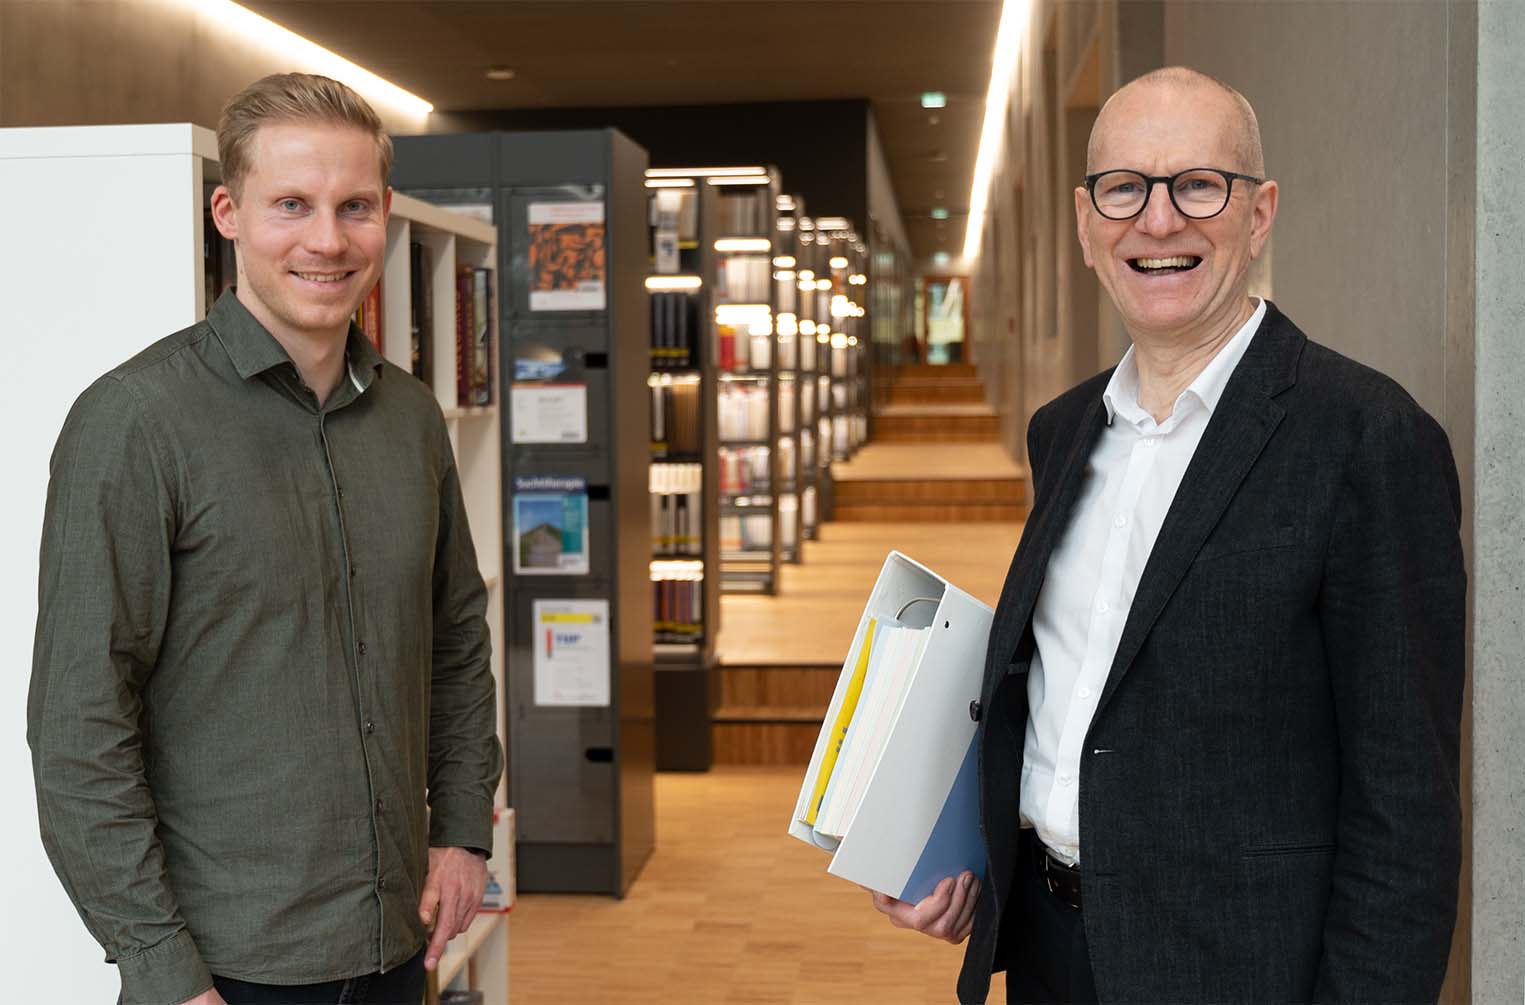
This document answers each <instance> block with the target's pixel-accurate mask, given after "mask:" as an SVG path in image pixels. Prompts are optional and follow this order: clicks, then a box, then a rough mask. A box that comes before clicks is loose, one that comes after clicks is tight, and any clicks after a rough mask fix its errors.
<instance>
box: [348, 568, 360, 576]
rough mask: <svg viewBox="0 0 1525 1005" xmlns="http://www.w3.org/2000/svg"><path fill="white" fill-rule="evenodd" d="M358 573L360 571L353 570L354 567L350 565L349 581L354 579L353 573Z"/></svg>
mask: <svg viewBox="0 0 1525 1005" xmlns="http://www.w3.org/2000/svg"><path fill="white" fill-rule="evenodd" d="M359 571H360V570H359V569H356V568H355V567H354V566H353V565H352V566H350V567H349V578H351V579H354V578H355V573H357V572H359Z"/></svg>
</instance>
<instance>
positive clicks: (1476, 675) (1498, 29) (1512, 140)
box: [1471, 0, 1525, 1003]
mask: <svg viewBox="0 0 1525 1005" xmlns="http://www.w3.org/2000/svg"><path fill="white" fill-rule="evenodd" d="M1478 20H1479V26H1478V27H1479V30H1478V32H1477V35H1476V38H1477V46H1478V60H1477V129H1476V147H1475V150H1476V179H1477V229H1476V244H1475V249H1476V260H1477V273H1476V277H1477V278H1476V283H1477V287H1476V288H1477V297H1476V338H1475V352H1476V359H1477V367H1476V403H1477V412H1476V414H1477V437H1476V467H1475V487H1474V491H1473V493H1472V500H1473V503H1474V549H1473V553H1472V554H1473V561H1472V577H1473V578H1472V585H1473V594H1474V598H1475V599H1474V615H1473V621H1472V632H1473V650H1472V653H1473V662H1472V674H1473V677H1472V695H1473V711H1472V741H1473V752H1474V754H1473V764H1472V785H1471V792H1472V799H1473V802H1472V833H1473V835H1474V836H1475V840H1474V842H1473V845H1472V869H1471V873H1472V881H1473V899H1472V925H1471V929H1472V943H1471V949H1472V968H1471V971H1472V1000H1473V1001H1475V1002H1490V1003H1491V1002H1500V1003H1503V1002H1522V1001H1525V864H1522V862H1525V661H1522V659H1521V653H1525V590H1522V588H1521V585H1520V584H1521V583H1525V504H1522V500H1525V406H1522V404H1521V397H1520V396H1521V391H1522V389H1525V286H1522V284H1521V282H1520V277H1522V276H1525V242H1522V240H1521V234H1522V233H1525V182H1522V181H1521V177H1520V164H1521V163H1525V118H1522V117H1521V115H1520V109H1521V108H1522V107H1525V72H1522V70H1521V59H1520V53H1521V52H1525V5H1522V4H1519V3H1515V2H1508V0H1501V2H1496V3H1484V4H1481V5H1479V8H1478Z"/></svg>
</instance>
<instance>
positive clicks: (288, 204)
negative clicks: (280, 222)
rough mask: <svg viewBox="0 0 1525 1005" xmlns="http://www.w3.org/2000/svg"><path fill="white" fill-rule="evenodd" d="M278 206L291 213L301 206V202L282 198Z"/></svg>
mask: <svg viewBox="0 0 1525 1005" xmlns="http://www.w3.org/2000/svg"><path fill="white" fill-rule="evenodd" d="M280 206H281V208H282V209H285V210H289V211H291V212H293V213H294V212H296V211H297V210H299V209H301V208H302V204H301V203H300V202H297V201H296V200H295V199H282V200H281V202H280Z"/></svg>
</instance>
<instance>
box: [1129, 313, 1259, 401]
mask: <svg viewBox="0 0 1525 1005" xmlns="http://www.w3.org/2000/svg"><path fill="white" fill-rule="evenodd" d="M1265 316H1266V302H1265V301H1264V300H1261V299H1259V298H1256V304H1255V311H1254V313H1253V314H1251V315H1250V317H1249V320H1248V321H1246V322H1245V323H1244V324H1243V325H1241V326H1240V327H1239V330H1238V331H1237V332H1235V333H1234V336H1233V338H1231V339H1229V340H1228V342H1227V343H1225V344H1224V346H1223V348H1221V349H1219V350H1218V353H1217V355H1215V356H1214V357H1213V358H1212V360H1211V361H1209V362H1208V364H1207V366H1205V367H1203V368H1202V372H1201V373H1199V374H1197V378H1196V379H1195V380H1193V381H1192V382H1191V384H1190V385H1188V386H1187V388H1186V390H1184V391H1182V392H1181V393H1180V395H1179V396H1177V398H1176V401H1175V410H1173V411H1172V413H1171V415H1172V417H1174V416H1175V415H1176V413H1177V412H1178V411H1179V409H1180V407H1181V405H1182V400H1183V399H1185V398H1186V397H1187V396H1188V395H1190V396H1191V397H1192V398H1195V399H1196V400H1197V402H1198V403H1200V404H1201V405H1202V406H1203V407H1204V408H1206V409H1207V411H1208V414H1212V412H1213V411H1214V410H1215V409H1216V408H1217V407H1218V401H1219V399H1221V398H1222V397H1223V389H1224V387H1226V386H1227V385H1228V380H1229V378H1230V377H1232V376H1233V374H1234V367H1236V366H1238V365H1239V360H1240V359H1242V358H1243V357H1244V354H1245V351H1246V350H1247V349H1249V347H1250V340H1251V339H1252V338H1254V337H1255V332H1256V331H1257V330H1258V329H1259V328H1260V322H1261V321H1262V320H1263V319H1264V318H1265ZM1101 400H1102V403H1103V404H1104V405H1105V406H1106V408H1107V425H1109V426H1110V425H1111V424H1112V420H1113V419H1115V418H1116V417H1117V416H1118V415H1119V414H1121V415H1122V417H1123V418H1124V419H1125V420H1127V421H1128V422H1131V423H1134V424H1137V423H1138V422H1140V421H1141V420H1142V419H1143V418H1144V417H1145V416H1146V415H1147V414H1148V413H1147V412H1145V411H1144V408H1143V406H1142V405H1140V404H1139V401H1138V360H1137V359H1135V358H1134V350H1133V346H1131V345H1130V346H1129V347H1128V351H1127V352H1126V353H1124V354H1123V358H1122V362H1120V363H1118V364H1117V369H1116V370H1114V371H1112V379H1111V380H1109V381H1107V389H1106V390H1105V391H1103V392H1102V394H1101ZM1167 421H1168V420H1167Z"/></svg>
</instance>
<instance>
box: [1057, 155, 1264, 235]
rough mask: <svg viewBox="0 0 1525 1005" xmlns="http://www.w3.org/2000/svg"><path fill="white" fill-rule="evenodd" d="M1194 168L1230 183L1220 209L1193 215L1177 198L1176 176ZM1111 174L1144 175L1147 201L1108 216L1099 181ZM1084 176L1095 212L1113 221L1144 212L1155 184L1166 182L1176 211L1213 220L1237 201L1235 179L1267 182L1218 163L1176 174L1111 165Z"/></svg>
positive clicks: (1253, 182) (1254, 182) (1194, 217)
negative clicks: (1098, 193)
mask: <svg viewBox="0 0 1525 1005" xmlns="http://www.w3.org/2000/svg"><path fill="white" fill-rule="evenodd" d="M1195 171H1210V172H1212V173H1213V174H1215V175H1220V176H1222V178H1223V180H1224V181H1225V182H1227V183H1228V194H1227V195H1225V196H1224V197H1223V205H1222V206H1219V207H1218V212H1216V213H1209V214H1208V215H1206V216H1192V215H1191V214H1190V213H1188V212H1186V210H1184V209H1182V208H1181V204H1180V203H1178V202H1176V188H1175V181H1176V179H1177V178H1179V177H1181V176H1182V175H1184V174H1191V173H1193V172H1195ZM1109 174H1131V175H1135V176H1137V177H1139V178H1142V179H1144V201H1143V202H1142V203H1140V204H1139V207H1138V210H1137V211H1136V212H1133V213H1130V214H1128V215H1127V216H1108V215H1107V213H1106V211H1105V210H1103V209H1102V208H1101V204H1100V203H1098V202H1097V201H1096V182H1097V181H1098V180H1100V179H1101V178H1102V177H1104V176H1106V175H1109ZM1084 180H1085V187H1086V191H1087V192H1089V193H1090V194H1091V205H1092V206H1093V207H1094V208H1095V210H1096V212H1098V213H1100V214H1101V217H1102V219H1103V220H1111V221H1113V222H1114V223H1123V222H1125V221H1127V220H1135V219H1137V218H1138V217H1139V216H1141V215H1143V212H1144V210H1146V209H1148V208H1149V199H1150V197H1151V196H1153V195H1154V187H1155V186H1156V185H1164V186H1165V194H1166V195H1168V196H1169V197H1170V205H1172V206H1174V207H1175V211H1176V212H1177V213H1180V214H1181V215H1182V216H1184V217H1186V219H1188V220H1211V219H1212V218H1213V217H1215V216H1219V215H1221V214H1222V213H1223V211H1224V210H1225V209H1228V204H1229V203H1231V202H1233V201H1234V182H1236V181H1247V182H1249V183H1250V184H1252V185H1264V184H1265V183H1266V180H1265V179H1264V178H1256V177H1255V176H1254V175H1249V174H1240V173H1239V172H1237V171H1225V170H1223V169H1222V168H1215V167H1194V168H1186V169H1185V170H1183V171H1177V172H1176V173H1175V174H1170V175H1147V174H1144V172H1142V171H1135V170H1133V169H1132V168H1110V169H1108V170H1106V171H1098V172H1096V173H1095V174H1088V175H1086V176H1085V179H1084Z"/></svg>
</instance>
